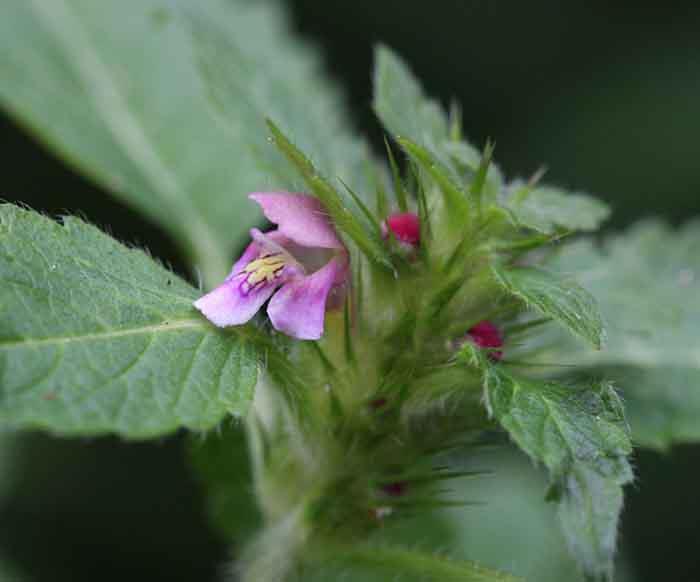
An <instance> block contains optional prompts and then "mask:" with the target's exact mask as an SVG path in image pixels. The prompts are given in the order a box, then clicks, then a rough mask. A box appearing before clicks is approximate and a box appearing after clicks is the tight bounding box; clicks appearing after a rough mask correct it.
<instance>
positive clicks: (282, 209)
mask: <svg viewBox="0 0 700 582" xmlns="http://www.w3.org/2000/svg"><path fill="white" fill-rule="evenodd" d="M250 198H251V199H252V200H255V201H256V202H257V203H258V204H260V206H261V207H262V210H263V213H264V214H265V216H266V217H267V219H268V220H269V221H270V222H272V223H274V224H276V225H277V227H278V228H276V229H274V230H270V231H268V232H266V233H262V232H260V231H259V230H258V229H256V228H253V229H251V231H250V236H251V238H252V239H253V242H251V243H250V244H249V245H248V248H246V250H245V252H244V253H243V255H242V256H241V258H240V259H238V261H236V263H235V264H234V265H233V269H232V270H231V273H230V274H229V276H228V277H227V278H226V280H225V281H224V282H223V284H221V285H219V286H218V287H217V288H216V289H214V290H213V291H211V292H210V293H207V294H206V295H204V297H201V298H200V299H198V300H197V301H195V303H194V306H195V307H196V308H197V309H199V310H200V311H201V312H202V313H203V314H204V315H205V316H206V317H207V318H208V319H209V320H210V321H211V322H213V323H214V324H216V325H217V326H219V327H225V326H229V325H241V324H244V323H246V322H247V321H249V320H250V319H251V318H252V317H253V316H254V315H255V314H256V313H257V311H258V310H259V309H260V308H261V307H262V306H263V304H264V303H265V301H267V300H268V299H270V298H271V299H270V303H269V304H268V306H267V314H268V316H269V317H270V321H271V322H272V325H273V327H274V328H275V329H277V330H278V331H281V332H282V333H285V334H287V335H289V336H291V337H294V338H297V339H305V340H315V339H319V338H320V337H321V336H322V335H323V321H324V316H325V312H326V306H327V303H328V299H329V296H330V295H331V294H332V293H334V292H337V291H339V290H340V289H341V288H342V287H343V286H344V284H345V283H346V281H347V279H348V274H349V269H348V253H347V250H346V249H345V247H344V246H343V243H342V242H341V241H340V239H339V238H338V235H337V234H336V232H335V229H334V228H333V225H332V224H331V222H330V220H329V218H328V214H327V213H326V211H325V210H324V208H323V207H322V206H321V203H320V202H319V201H318V200H317V199H316V198H314V197H313V196H309V195H307V194H291V193H286V192H280V193H272V192H271V193H255V194H251V195H250Z"/></svg>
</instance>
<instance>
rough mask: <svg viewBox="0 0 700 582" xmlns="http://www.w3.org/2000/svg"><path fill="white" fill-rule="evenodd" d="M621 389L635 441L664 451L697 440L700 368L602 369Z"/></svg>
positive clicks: (699, 422)
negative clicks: (677, 444)
mask: <svg viewBox="0 0 700 582" xmlns="http://www.w3.org/2000/svg"><path fill="white" fill-rule="evenodd" d="M602 373H603V374H605V376H606V377H609V378H611V379H614V380H615V381H616V383H617V385H618V386H620V387H622V388H623V390H624V397H625V411H626V415H627V419H628V421H629V423H630V427H631V429H632V437H633V440H634V442H635V444H638V445H642V446H645V447H650V448H654V449H659V450H666V449H668V448H669V447H670V446H671V445H672V444H674V443H696V442H699V441H700V367H695V368H692V367H681V366H677V367H674V366H668V367H665V366H649V367H646V366H639V367H633V366H623V367H620V368H603V370H602Z"/></svg>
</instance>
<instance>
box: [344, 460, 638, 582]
mask: <svg viewBox="0 0 700 582" xmlns="http://www.w3.org/2000/svg"><path fill="white" fill-rule="evenodd" d="M466 452H467V453H468V454H466V455H463V456H462V455H460V457H459V459H460V461H461V464H460V467H463V468H464V469H466V470H483V469H489V470H490V471H491V472H492V474H491V475H487V476H483V477H478V478H476V479H475V478H461V479H456V480H450V481H448V482H447V483H446V486H447V487H448V488H449V489H450V490H451V491H452V494H453V495H454V496H456V497H457V498H460V499H467V500H473V501H475V502H476V503H475V505H470V506H467V507H453V508H448V509H440V510H435V511H431V512H421V513H418V514H417V515H415V516H414V517H409V518H405V519H400V520H396V521H395V522H393V523H387V525H386V528H385V529H384V531H383V532H382V533H381V534H380V535H381V536H382V537H383V538H387V539H389V540H396V541H401V542H402V543H406V544H419V545H420V548H421V549H422V550H428V549H431V550H432V549H435V550H442V551H445V552H448V553H449V555H450V556H452V557H453V558H460V559H471V560H475V561H477V562H478V563H479V564H482V565H484V566H488V567H489V568H495V569H500V570H505V571H508V572H511V573H513V574H514V575H517V576H520V577H522V578H523V579H525V580H527V581H531V580H532V581H534V582H562V581H565V582H582V581H583V576H582V575H581V574H580V572H579V571H578V570H579V568H578V566H577V564H576V562H575V561H574V559H573V558H572V557H571V555H570V554H569V552H568V549H567V547H566V543H565V540H564V539H563V537H562V535H561V531H560V528H558V527H557V523H556V520H557V508H556V507H555V506H554V505H553V504H551V503H548V502H547V501H546V500H545V499H544V497H543V495H542V491H543V490H544V489H545V487H546V485H547V480H546V475H545V474H544V471H543V470H542V469H541V468H539V467H536V466H533V464H532V463H531V462H530V461H529V459H526V458H525V456H524V455H522V454H518V453H517V452H516V451H514V450H511V449H510V448H505V447H497V448H494V449H490V450H485V451H481V452H474V451H473V450H467V451H466ZM623 531H624V530H623ZM624 565H625V564H624V562H622V563H620V564H616V571H615V580H616V581H617V582H621V581H622V580H626V581H629V580H631V578H629V577H626V576H624V571H623V568H620V566H623V567H624ZM358 580H361V579H358ZM349 582H350V581H349Z"/></svg>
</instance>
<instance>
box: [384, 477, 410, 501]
mask: <svg viewBox="0 0 700 582" xmlns="http://www.w3.org/2000/svg"><path fill="white" fill-rule="evenodd" d="M407 489H408V483H406V481H395V482H394V483H387V484H386V485H382V491H383V492H384V493H385V494H386V495H389V496H390V497H401V496H402V495H404V494H405V493H406V490H407Z"/></svg>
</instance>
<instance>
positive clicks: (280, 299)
mask: <svg viewBox="0 0 700 582" xmlns="http://www.w3.org/2000/svg"><path fill="white" fill-rule="evenodd" d="M345 271H346V258H345V257H335V258H334V259H332V260H331V261H329V262H328V263H327V264H326V265H325V266H324V267H323V268H321V269H319V270H318V271H316V272H315V273H313V274H311V275H308V276H306V277H296V278H294V279H292V280H290V281H289V282H287V283H285V284H284V285H282V287H281V289H280V290H279V291H278V292H277V293H275V295H274V297H273V298H272V299H271V300H270V303H269V305H268V306H267V314H268V315H269V316H270V321H271V322H272V325H273V326H274V328H275V329H277V330H279V331H281V332H282V333H285V334H287V335H289V336H292V337H294V338H297V339H305V340H316V339H319V338H320V337H321V336H322V335H323V319H324V316H325V313H326V299H327V298H328V294H329V293H330V291H331V289H332V288H333V286H334V285H336V284H337V281H338V280H339V279H340V278H341V277H342V273H344V272H345Z"/></svg>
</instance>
